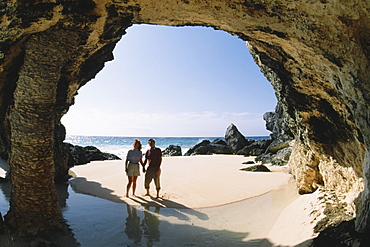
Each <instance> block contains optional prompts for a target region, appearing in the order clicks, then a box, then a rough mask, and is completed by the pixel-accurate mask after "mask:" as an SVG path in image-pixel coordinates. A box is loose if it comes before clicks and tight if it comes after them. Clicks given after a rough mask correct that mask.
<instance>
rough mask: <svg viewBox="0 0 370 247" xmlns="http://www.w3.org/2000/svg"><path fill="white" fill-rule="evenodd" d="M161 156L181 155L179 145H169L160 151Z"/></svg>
mask: <svg viewBox="0 0 370 247" xmlns="http://www.w3.org/2000/svg"><path fill="white" fill-rule="evenodd" d="M162 155H163V156H182V151H181V147H180V146H178V145H169V146H168V147H167V148H166V149H165V150H163V151H162Z"/></svg>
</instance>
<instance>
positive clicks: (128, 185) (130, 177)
mask: <svg viewBox="0 0 370 247" xmlns="http://www.w3.org/2000/svg"><path fill="white" fill-rule="evenodd" d="M132 180H133V177H132V176H128V184H127V187H126V197H128V192H129V190H130V188H131V184H132ZM135 187H136V181H135ZM135 189H136V188H135Z"/></svg>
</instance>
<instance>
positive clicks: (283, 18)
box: [0, 0, 370, 232]
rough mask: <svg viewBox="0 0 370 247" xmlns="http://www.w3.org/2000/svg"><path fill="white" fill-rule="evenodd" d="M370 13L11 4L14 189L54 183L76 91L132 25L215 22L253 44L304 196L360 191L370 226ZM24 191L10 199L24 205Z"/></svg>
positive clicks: (114, 0) (165, 2)
mask: <svg viewBox="0 0 370 247" xmlns="http://www.w3.org/2000/svg"><path fill="white" fill-rule="evenodd" d="M369 10H370V3H369V1H366V0H350V1H339V0H321V1H311V0H302V1H290V0H279V1H276V0H252V1H240V0H227V1H226V0H212V1H211V0H205V1H198V0H176V1H170V0H159V1H152V0H94V1H93V0H79V1H77V0H69V1H64V0H57V1H55V0H37V1H25V0H12V1H11V0H5V1H3V2H2V3H0V16H1V25H0V28H1V35H0V44H1V46H0V144H1V147H0V154H1V156H2V157H4V158H7V159H9V160H10V165H11V169H12V171H17V172H14V174H13V175H12V176H13V177H12V178H13V184H15V185H16V183H22V181H25V180H27V179H31V178H32V179H37V176H35V174H36V173H37V172H39V171H42V172H44V173H45V174H44V175H46V177H51V179H52V178H53V177H54V173H55V172H54V171H55V169H54V168H52V167H54V165H55V164H56V163H57V162H56V159H58V160H59V158H58V157H60V156H61V154H60V152H61V151H60V150H61V149H60V148H58V147H60V146H59V145H60V138H58V136H59V135H57V130H56V129H57V128H59V126H60V119H61V117H62V116H63V114H65V113H66V112H67V111H68V109H69V107H70V106H71V105H73V97H74V95H75V94H76V93H77V91H78V89H79V88H80V87H81V86H83V85H84V84H86V83H87V82H88V81H89V80H90V79H91V78H93V77H94V76H95V75H96V73H97V72H99V71H100V70H101V69H102V68H103V67H104V62H106V61H108V60H111V59H113V55H112V50H113V49H114V47H115V44H116V42H117V41H118V40H119V39H120V38H121V37H122V35H123V34H125V29H126V28H127V27H128V26H130V25H132V24H140V23H148V24H157V25H171V26H180V25H200V26H211V27H214V28H215V29H221V30H225V31H227V32H229V33H231V34H234V35H237V36H238V37H240V38H241V39H243V40H245V41H247V42H248V46H249V48H250V50H251V52H252V53H253V54H254V57H255V61H256V63H257V64H258V65H259V66H260V67H261V71H262V72H263V73H264V74H265V75H266V77H267V78H268V79H269V80H270V81H271V83H272V85H273V86H274V89H275V91H276V96H277V98H278V101H279V104H280V106H281V107H282V109H283V111H284V113H285V114H286V116H287V118H286V120H287V121H286V122H287V124H288V125H289V127H290V129H291V132H292V133H293V134H294V136H295V147H294V148H293V153H292V155H291V159H290V161H289V164H290V167H291V170H292V173H293V174H294V176H295V177H296V180H297V186H298V188H299V190H300V192H301V193H309V192H312V191H314V190H315V189H316V188H317V187H319V186H322V187H324V188H328V189H333V190H335V191H337V192H338V193H348V192H353V193H359V192H360V191H361V190H362V188H365V189H364V191H363V192H362V193H361V195H360V196H359V198H358V200H357V219H356V227H357V230H358V231H360V232H363V231H365V230H367V229H368V228H369V226H370V218H369V210H368V209H369V208H370V198H369V196H370V193H369V188H370V187H369V186H370V184H369V183H370V168H369V167H370V154H369V151H370V149H369V145H370V141H369V137H370V126H369V123H370V115H369V112H370V111H369V105H370V104H369V103H370V93H369V92H370V79H369V78H370V69H369V63H370V62H369V60H370V59H369V58H370V16H369ZM123 83H125V82H124V81H123ZM41 150H43V151H41ZM20 154H31V155H20ZM20 167H21V169H19V168H20ZM24 168H26V169H24ZM28 168H32V169H28ZM17 169H18V170H17ZM19 171H20V173H19ZM48 183H49V184H50V183H51V181H50V179H49V180H48V181H46V182H45V184H48ZM24 186H25V187H22V188H21V187H17V186H14V187H15V191H14V193H15V194H17V193H19V194H21V195H22V196H23V197H25V198H27V196H28V195H27V193H25V191H27V188H28V187H30V185H28V184H27V183H26V184H24ZM27 186H28V187H27ZM17 188H18V191H17ZM50 193H51V194H50V195H49V197H50V198H52V197H54V196H53V192H52V191H51V192H50ZM36 194H37V193H36ZM43 196H44V195H41V194H40V195H38V196H36V197H32V199H30V198H29V196H28V199H29V200H31V201H32V200H34V201H38V200H41V199H42V198H43ZM17 205H19V201H16V200H13V201H12V206H11V207H12V208H14V210H12V211H13V212H14V211H16V212H18V211H22V210H23V211H27V208H19V207H17ZM46 206H47V205H46ZM49 207H50V205H49ZM51 214H55V212H51ZM30 222H33V221H30ZM15 225H16V224H15ZM25 225H30V224H25ZM54 225H55V224H54ZM35 231H36V230H35Z"/></svg>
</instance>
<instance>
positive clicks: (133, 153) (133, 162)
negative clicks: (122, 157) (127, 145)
mask: <svg viewBox="0 0 370 247" xmlns="http://www.w3.org/2000/svg"><path fill="white" fill-rule="evenodd" d="M148 144H149V146H150V149H148V150H147V151H146V153H145V161H144V162H143V160H142V155H143V153H142V152H141V142H140V140H139V139H135V140H134V144H133V147H134V148H133V149H131V150H129V151H128V152H127V156H126V162H125V171H126V174H127V176H128V184H127V188H126V197H129V190H130V188H131V185H132V195H133V196H135V190H136V180H137V177H138V176H140V169H139V163H140V164H141V165H142V166H143V172H146V173H145V182H144V186H145V189H146V194H145V195H146V196H150V193H149V187H150V186H149V185H150V183H151V181H152V180H154V184H155V187H156V189H157V198H159V190H160V189H161V185H160V175H161V169H160V167H161V164H162V151H161V149H160V148H157V147H156V146H155V141H154V140H153V139H149V140H148ZM147 162H148V168H147V170H145V165H146V163H147Z"/></svg>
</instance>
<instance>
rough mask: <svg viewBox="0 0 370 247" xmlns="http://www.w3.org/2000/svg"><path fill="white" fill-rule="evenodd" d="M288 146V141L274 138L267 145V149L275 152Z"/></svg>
mask: <svg viewBox="0 0 370 247" xmlns="http://www.w3.org/2000/svg"><path fill="white" fill-rule="evenodd" d="M286 147H289V141H282V140H280V139H277V140H274V141H272V142H271V144H270V145H269V146H268V148H267V151H268V152H270V153H274V154H275V153H277V152H278V151H279V150H281V149H284V148H286Z"/></svg>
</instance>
